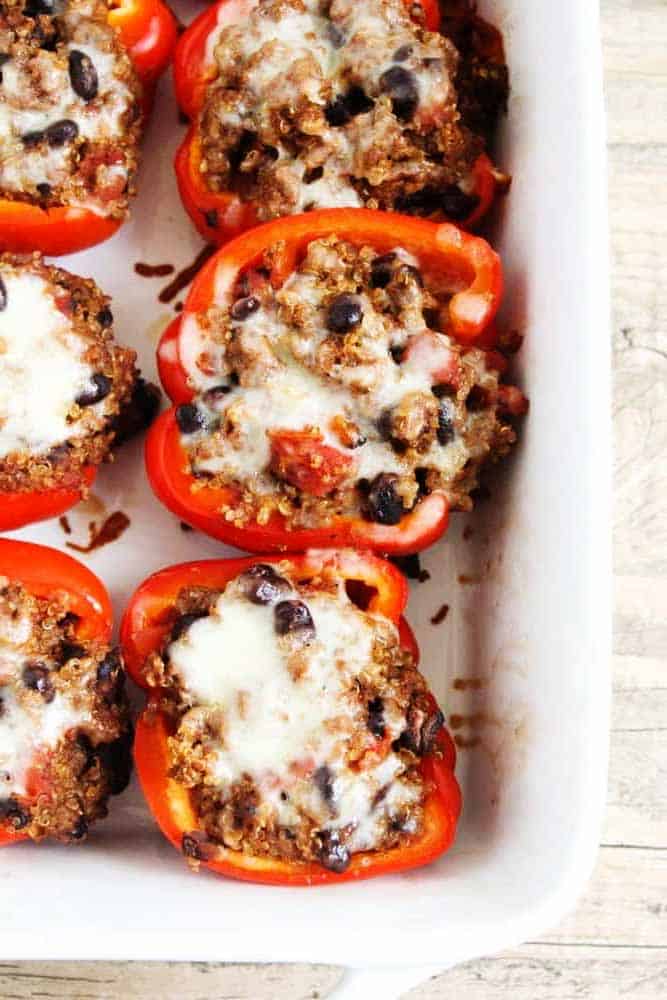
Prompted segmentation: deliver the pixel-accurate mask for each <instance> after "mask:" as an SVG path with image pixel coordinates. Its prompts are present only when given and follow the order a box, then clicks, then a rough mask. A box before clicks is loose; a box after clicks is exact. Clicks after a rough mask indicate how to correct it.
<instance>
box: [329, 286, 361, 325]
mask: <svg viewBox="0 0 667 1000" xmlns="http://www.w3.org/2000/svg"><path fill="white" fill-rule="evenodd" d="M363 318H364V313H363V309H362V308H361V303H360V302H359V301H358V300H357V299H355V298H354V296H352V295H337V296H336V298H335V299H334V300H333V302H332V303H331V305H330V306H329V308H328V309H327V327H328V328H329V329H330V330H332V331H333V332H334V333H348V332H349V331H350V330H354V328H355V326H359V324H360V323H361V321H362V319H363Z"/></svg>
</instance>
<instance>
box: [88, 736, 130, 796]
mask: <svg viewBox="0 0 667 1000" xmlns="http://www.w3.org/2000/svg"><path fill="white" fill-rule="evenodd" d="M132 736H133V733H132V731H131V729H130V730H129V731H128V732H126V733H124V734H123V736H120V737H119V738H118V739H117V740H114V741H113V743H102V744H101V745H100V746H98V747H97V748H96V753H97V756H98V757H99V759H100V764H101V765H102V768H103V770H104V773H105V774H106V776H107V780H108V782H109V791H110V792H111V794H112V795H120V793H121V792H124V791H125V789H126V788H127V786H128V785H129V783H130V777H131V775H132Z"/></svg>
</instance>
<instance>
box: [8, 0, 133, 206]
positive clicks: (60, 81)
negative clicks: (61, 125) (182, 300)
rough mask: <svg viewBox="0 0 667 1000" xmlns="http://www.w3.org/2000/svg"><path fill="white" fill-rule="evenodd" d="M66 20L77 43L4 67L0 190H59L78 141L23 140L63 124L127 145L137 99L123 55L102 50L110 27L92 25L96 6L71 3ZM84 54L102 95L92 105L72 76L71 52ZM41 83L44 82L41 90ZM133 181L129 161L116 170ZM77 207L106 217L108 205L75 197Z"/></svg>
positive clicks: (81, 133)
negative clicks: (127, 121)
mask: <svg viewBox="0 0 667 1000" xmlns="http://www.w3.org/2000/svg"><path fill="white" fill-rule="evenodd" d="M70 6H71V8H72V9H71V10H69V11H67V12H66V13H65V17H64V22H65V24H66V25H67V28H68V29H69V30H70V31H71V32H76V39H77V40H76V41H72V42H70V43H68V44H67V45H65V46H63V47H62V48H59V52H58V53H57V54H56V53H53V52H47V51H43V50H41V51H39V52H38V53H36V54H35V55H34V56H33V57H32V58H31V59H30V61H29V63H27V64H23V65H22V64H19V63H18V61H17V60H15V59H9V60H8V61H7V62H5V63H4V64H3V67H2V79H1V81H0V188H4V189H5V190H6V191H14V192H22V191H25V190H31V189H33V188H35V187H36V186H37V185H40V184H48V185H49V186H51V187H57V186H58V185H60V184H63V183H64V182H65V181H66V180H67V178H68V177H69V175H70V173H71V170H72V162H71V154H72V143H69V142H67V143H64V144H63V145H60V146H55V147H52V146H49V145H47V144H45V143H42V144H41V145H39V146H26V145H25V144H24V143H23V142H22V140H21V137H22V136H24V135H26V134H28V133H31V132H42V131H43V130H44V129H46V128H47V127H48V126H49V125H53V124H55V123H56V122H59V121H62V120H63V119H69V120H71V121H74V122H76V125H77V127H78V134H79V136H80V137H82V138H84V139H86V140H88V141H89V142H91V143H96V142H107V141H109V140H114V139H116V140H120V139H122V138H123V136H124V133H125V125H124V118H125V115H126V113H127V111H128V109H129V108H130V106H131V104H132V103H133V100H134V97H133V94H132V92H131V90H130V89H129V87H128V86H127V85H126V83H125V82H124V81H123V80H122V79H121V78H120V76H119V75H117V74H118V63H117V57H116V55H115V54H114V52H113V51H107V50H106V49H105V48H104V47H103V45H104V44H105V43H106V44H108V39H109V38H110V37H111V36H110V34H109V29H106V28H104V27H102V26H100V25H99V24H96V23H93V22H87V21H86V18H87V17H90V13H91V11H92V7H93V6H94V5H92V4H85V3H84V4H71V5H70ZM72 50H78V51H80V52H83V53H84V54H85V55H87V56H88V57H89V58H90V60H91V62H92V64H93V66H94V67H95V70H96V72H97V78H98V92H97V96H96V98H95V99H94V100H93V101H91V102H90V103H88V102H86V101H84V100H82V99H81V98H80V97H79V96H78V95H77V94H76V92H75V91H74V90H73V88H72V84H71V80H70V76H69V71H68V62H67V60H68V53H69V52H70V51H72ZM35 78H36V79H37V80H38V81H39V84H38V85H37V86H36V84H35ZM113 172H115V173H121V174H122V176H123V177H125V176H126V170H125V168H124V167H123V166H122V164H117V165H115V166H114V168H113V170H112V173H113ZM70 203H71V204H72V205H80V206H82V207H84V206H85V207H86V208H90V209H92V210H94V211H96V212H98V213H99V214H105V206H104V205H103V204H99V203H97V202H96V200H95V199H94V198H89V197H85V198H81V199H79V200H77V199H75V198H72V199H71V200H70Z"/></svg>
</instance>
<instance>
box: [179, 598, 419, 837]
mask: <svg viewBox="0 0 667 1000" xmlns="http://www.w3.org/2000/svg"><path fill="white" fill-rule="evenodd" d="M294 596H298V595H296V594H295V595H294ZM306 603H307V606H308V608H309V611H310V613H311V616H312V619H313V623H314V625H315V638H314V640H312V642H310V643H309V644H308V645H307V646H306V647H305V649H304V650H303V651H302V654H301V655H302V656H303V659H302V660H301V661H300V666H301V669H302V670H303V673H299V675H298V677H296V678H295V677H294V676H293V675H292V673H291V672H290V650H291V647H290V644H289V642H287V643H285V640H282V639H279V638H278V636H277V635H276V632H275V630H274V624H273V623H274V615H273V608H272V607H271V606H266V605H255V604H252V603H250V602H249V601H248V600H247V598H245V597H244V596H243V595H242V594H241V593H240V592H239V591H238V590H237V589H236V588H235V586H234V584H230V585H228V587H227V589H226V591H225V593H223V594H222V595H221V596H220V598H219V599H218V601H217V603H216V605H215V607H214V609H213V611H212V613H211V614H210V615H209V616H208V617H206V618H202V619H200V620H199V621H196V622H194V623H193V624H192V625H191V626H190V628H189V629H188V630H187V632H186V633H185V634H184V635H183V636H182V637H181V638H180V639H178V640H177V641H176V642H174V643H172V644H171V645H170V646H169V649H168V658H169V663H170V667H171V669H172V670H173V671H174V672H175V673H176V675H177V676H178V677H179V679H180V680H181V683H182V684H183V686H184V688H185V694H184V698H185V699H186V700H187V701H188V703H194V704H196V705H205V706H209V707H214V708H216V709H219V710H221V712H222V714H223V730H222V731H223V738H222V741H221V743H220V744H219V745H218V746H217V747H216V748H215V751H214V753H213V755H212V757H211V760H210V764H209V772H210V777H211V779H212V780H214V781H215V782H216V783H218V784H219V785H220V786H221V788H223V789H226V788H227V789H228V788H229V787H230V786H231V785H232V784H233V783H234V782H235V781H238V780H240V779H241V778H242V777H243V776H245V775H247V776H249V777H250V778H251V779H252V781H253V782H254V784H255V786H256V787H257V789H258V790H259V792H260V795H261V798H262V800H263V802H264V803H265V806H268V807H269V808H270V809H271V810H272V811H273V812H274V813H275V815H276V816H277V818H278V821H279V822H280V823H281V824H283V825H286V826H289V825H291V824H294V823H295V822H298V819H299V809H300V808H303V809H305V810H306V811H307V812H308V813H309V814H310V815H312V816H315V817H318V818H319V819H320V820H321V823H322V825H323V826H331V825H334V826H336V827H344V826H347V825H348V824H351V825H352V826H353V827H354V835H353V838H352V841H351V843H350V846H351V849H352V850H363V849H368V848H372V847H373V846H374V843H375V842H376V838H377V835H378V829H377V825H378V822H379V821H381V819H382V818H384V817H385V816H386V810H387V809H394V810H395V809H397V808H399V807H400V806H401V805H406V804H408V803H410V802H415V801H417V800H418V799H419V798H420V795H421V787H420V786H419V785H418V784H414V783H413V784H408V783H405V782H401V781H396V779H397V778H399V777H400V775H401V773H402V772H403V770H404V765H403V763H402V761H401V760H400V758H399V757H398V755H397V754H395V753H393V752H390V753H389V755H388V756H387V757H386V758H385V759H384V760H383V761H382V762H381V763H380V764H378V765H376V766H375V767H370V768H368V769H366V770H363V771H352V770H351V769H350V768H349V767H348V766H347V764H346V762H345V754H346V752H347V751H348V749H349V738H350V734H351V733H353V732H354V731H355V729H357V730H358V729H361V731H362V732H363V733H364V734H366V735H367V733H368V731H367V728H366V720H365V718H364V715H363V707H361V706H360V705H359V701H358V694H357V689H356V686H355V682H356V679H357V678H358V677H359V676H360V675H363V673H364V671H366V670H367V671H372V660H373V638H374V621H373V618H372V616H370V615H366V614H364V613H363V612H360V611H359V610H358V609H356V608H355V607H354V606H353V605H352V604H351V602H350V601H349V599H348V598H347V595H346V594H345V592H344V591H341V592H340V593H338V594H336V595H331V594H324V593H322V594H316V595H309V596H308V598H307V601H306ZM384 624H386V623H384ZM385 724H386V726H387V730H388V732H389V733H390V734H391V736H392V738H396V737H397V736H398V735H399V734H400V732H401V730H402V727H403V725H404V720H403V719H401V718H400V717H394V718H392V717H391V713H388V717H387V718H386V719H385ZM324 765H326V766H327V767H328V768H329V772H330V774H331V782H332V788H333V797H332V801H331V804H330V806H329V807H327V805H326V804H325V803H324V801H323V799H322V795H321V792H320V791H319V790H318V789H317V787H316V785H315V783H313V782H312V781H306V782H304V781H303V780H299V779H298V777H297V776H298V775H299V774H303V772H304V769H305V771H307V772H308V773H311V774H312V772H314V771H315V770H317V769H318V768H320V767H323V766H324ZM391 782H394V784H392V785H391V789H390V792H391V794H389V793H388V795H387V800H386V801H385V802H384V805H383V806H382V808H378V807H377V806H375V805H374V803H373V799H374V797H375V795H376V794H377V792H378V791H379V790H380V788H383V786H385V785H386V784H387V783H391ZM334 820H335V822H334Z"/></svg>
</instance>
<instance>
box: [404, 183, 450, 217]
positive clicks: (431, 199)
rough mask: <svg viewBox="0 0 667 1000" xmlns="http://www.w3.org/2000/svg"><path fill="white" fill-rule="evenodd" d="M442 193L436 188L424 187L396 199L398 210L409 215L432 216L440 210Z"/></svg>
mask: <svg viewBox="0 0 667 1000" xmlns="http://www.w3.org/2000/svg"><path fill="white" fill-rule="evenodd" d="M440 195H441V192H440V191H439V190H438V188H436V187H428V186H427V187H423V188H420V189H419V190H418V191H412V192H410V194H405V195H401V196H400V197H398V198H397V199H396V210H397V211H398V212H406V213H407V214H408V215H431V214H432V213H433V212H438V211H439V210H440V200H441V199H440Z"/></svg>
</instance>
